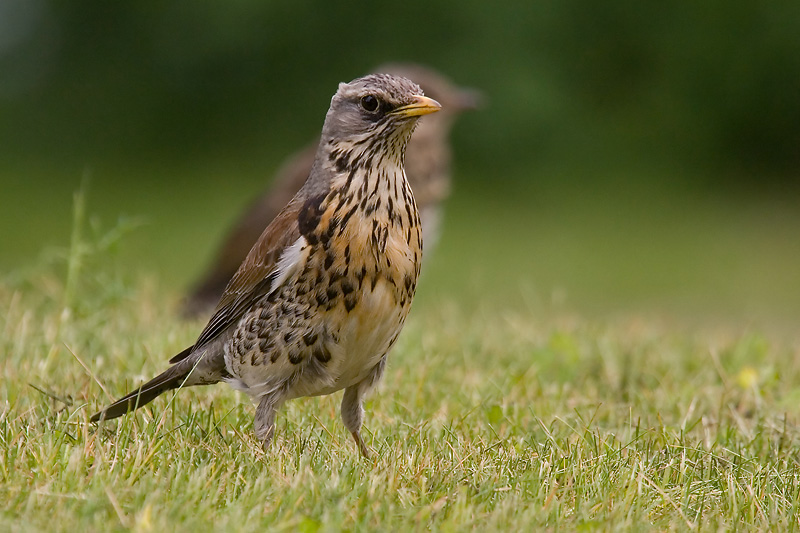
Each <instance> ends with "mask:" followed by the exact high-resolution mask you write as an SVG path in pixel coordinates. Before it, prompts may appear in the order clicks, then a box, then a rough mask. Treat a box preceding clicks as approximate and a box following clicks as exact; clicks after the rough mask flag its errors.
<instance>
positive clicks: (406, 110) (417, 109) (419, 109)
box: [387, 96, 442, 117]
mask: <svg viewBox="0 0 800 533" xmlns="http://www.w3.org/2000/svg"><path fill="white" fill-rule="evenodd" d="M441 108H442V105H441V104H440V103H439V102H437V101H436V100H434V99H433V98H428V97H427V96H413V97H412V101H411V103H410V104H407V105H404V106H402V107H398V108H397V109H395V110H393V111H390V112H389V113H387V114H388V115H398V116H401V117H418V116H421V115H428V114H430V113H436V112H437V111H439V110H440V109H441Z"/></svg>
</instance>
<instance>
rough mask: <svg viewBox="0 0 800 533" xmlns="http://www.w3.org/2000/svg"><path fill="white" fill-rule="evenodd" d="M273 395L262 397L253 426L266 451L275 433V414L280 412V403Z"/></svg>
mask: <svg viewBox="0 0 800 533" xmlns="http://www.w3.org/2000/svg"><path fill="white" fill-rule="evenodd" d="M277 403H278V402H277V401H276V398H275V397H274V396H273V395H266V396H263V397H262V398H261V400H260V401H259V402H258V407H256V417H255V420H254V421H253V427H254V429H255V432H256V438H257V439H259V440H260V441H261V443H262V444H261V445H262V447H263V448H264V451H268V450H269V446H270V443H271V442H272V437H273V436H274V434H275V416H276V415H277V414H278V405H277Z"/></svg>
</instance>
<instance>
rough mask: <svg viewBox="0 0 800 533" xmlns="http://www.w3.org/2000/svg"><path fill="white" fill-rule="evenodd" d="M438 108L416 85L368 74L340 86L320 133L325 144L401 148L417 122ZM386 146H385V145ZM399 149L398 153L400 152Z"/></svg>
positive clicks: (400, 79) (406, 81) (410, 82)
mask: <svg viewBox="0 0 800 533" xmlns="http://www.w3.org/2000/svg"><path fill="white" fill-rule="evenodd" d="M439 109H441V105H440V104H439V103H438V102H437V101H436V100H433V99H431V98H428V97H426V96H424V95H423V92H422V89H420V87H419V85H417V84H416V83H414V82H412V81H411V80H408V79H406V78H402V77H399V76H391V75H389V74H371V75H369V76H365V77H363V78H358V79H356V80H353V81H351V82H350V83H342V84H340V85H339V90H338V91H336V94H335V95H334V96H333V99H332V100H331V107H330V109H329V110H328V114H327V116H326V118H325V125H324V127H323V129H322V137H323V140H324V141H325V142H327V143H329V144H343V145H351V146H352V147H356V146H358V145H360V144H369V145H371V146H373V147H375V146H377V145H376V144H375V143H376V142H378V141H379V140H381V139H383V140H386V141H388V140H391V141H392V142H391V143H388V145H389V146H399V147H402V148H404V147H405V143H406V142H408V139H409V138H410V137H411V133H412V132H413V130H414V125H415V123H416V121H417V119H418V118H419V117H420V116H422V115H427V114H429V113H434V112H436V111H439ZM385 146H386V145H385ZM402 148H401V149H402Z"/></svg>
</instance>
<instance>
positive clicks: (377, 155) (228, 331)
mask: <svg viewBox="0 0 800 533" xmlns="http://www.w3.org/2000/svg"><path fill="white" fill-rule="evenodd" d="M440 108H441V106H440V104H439V103H438V102H436V101H435V100H433V99H431V98H427V97H425V96H423V93H422V89H420V87H419V86H418V85H416V84H415V83H413V82H412V81H410V80H408V79H406V78H401V77H396V76H391V75H387V74H375V75H370V76H366V77H364V78H360V79H356V80H354V81H352V82H350V83H342V84H340V85H339V90H338V91H337V92H336V94H335V95H334V97H333V99H332V100H331V106H330V109H329V110H328V114H327V116H326V118H325V124H324V126H323V128H322V138H321V139H320V143H319V147H318V148H317V153H316V157H315V159H314V164H313V166H312V167H311V171H310V174H309V176H308V179H307V180H306V182H305V184H304V185H303V186H302V188H301V189H300V191H299V192H298V193H297V194H296V195H295V196H294V198H292V200H291V201H290V202H289V204H288V205H287V206H286V207H285V208H284V209H283V210H282V211H281V212H280V213H279V214H278V216H277V217H276V218H275V220H273V221H272V223H271V224H270V225H269V226H268V227H267V228H266V230H264V232H263V233H262V234H261V237H260V238H259V239H258V242H257V243H256V244H255V246H254V247H253V248H252V250H250V253H249V254H248V255H247V258H246V259H245V260H244V262H243V263H242V265H241V266H240V267H239V270H238V271H237V272H236V274H234V276H233V278H232V279H231V281H230V283H229V284H228V286H227V287H226V289H225V292H224V293H223V295H222V299H221V300H220V302H219V304H218V305H217V308H216V310H215V311H214V314H213V316H212V317H211V320H210V321H209V322H208V324H207V325H206V327H205V329H203V331H202V333H200V336H199V337H198V339H197V341H196V342H195V344H194V345H193V346H190V347H189V348H187V349H185V350H184V351H182V352H181V353H179V354H178V355H176V356H175V357H173V358H172V359H170V361H169V362H170V363H172V366H171V367H170V368H169V369H167V370H166V371H165V372H164V373H162V374H161V375H159V376H156V377H155V378H153V379H152V380H150V381H148V382H147V383H145V384H144V385H142V386H141V387H140V388H139V389H138V390H135V391H133V392H131V393H130V394H128V395H126V396H124V397H123V398H121V399H119V400H117V401H116V402H114V403H113V404H111V405H110V406H108V407H106V408H105V409H103V410H102V411H100V412H99V413H97V414H95V415H93V416H92V418H91V420H92V421H99V420H102V419H111V418H115V417H118V416H121V415H123V414H125V413H127V412H129V411H131V410H133V409H136V408H137V407H141V406H143V405H145V404H147V403H148V402H150V401H152V400H153V399H154V398H155V397H157V396H158V395H160V394H161V393H163V392H166V391H168V390H171V389H175V388H178V387H187V386H191V385H210V384H213V383H218V382H220V381H225V382H226V383H228V384H229V385H231V386H232V387H234V388H235V389H238V390H241V391H243V392H245V393H247V394H248V395H249V396H250V397H251V398H252V399H253V401H254V402H255V403H256V404H257V408H256V414H255V423H254V427H255V433H256V437H257V438H258V439H260V440H261V441H262V442H263V443H264V446H265V448H266V447H267V445H268V444H269V443H270V441H271V440H272V436H273V432H274V423H275V416H276V414H277V411H278V409H279V408H280V407H281V405H282V404H283V403H284V402H285V401H286V400H291V399H294V398H299V397H302V396H318V395H322V394H331V393H333V392H336V391H338V390H340V389H345V392H344V396H343V398H342V420H343V421H344V425H345V427H346V428H347V429H348V430H349V431H350V433H352V435H353V438H354V439H355V442H356V444H357V445H358V448H359V450H360V451H361V453H362V454H363V455H364V456H365V457H367V456H368V451H367V447H366V445H365V444H364V442H363V440H362V439H361V436H360V433H359V430H360V428H361V422H362V418H363V415H364V410H363V407H362V405H361V404H362V401H363V397H364V394H365V393H366V392H367V391H368V390H369V389H370V388H371V387H372V386H373V385H374V384H375V383H376V382H377V381H378V380H379V379H380V377H381V375H382V374H383V370H384V367H385V365H386V357H387V354H388V353H389V350H390V349H391V347H392V345H393V344H394V342H395V340H397V336H398V334H399V333H400V330H401V328H402V327H403V323H404V322H405V319H406V316H407V315H408V311H409V308H410V306H411V300H412V298H413V297H414V290H415V288H416V285H417V277H418V276H419V270H420V264H421V260H422V234H421V228H420V219H419V213H418V211H417V206H416V203H415V201H414V196H413V194H412V192H411V187H409V185H408V182H407V181H406V177H405V172H404V170H403V157H404V152H405V148H406V144H407V143H408V140H409V139H410V138H411V134H412V132H413V131H414V126H415V125H416V123H417V120H418V118H419V117H420V116H422V115H427V114H429V113H433V112H435V111H438V110H439V109H440Z"/></svg>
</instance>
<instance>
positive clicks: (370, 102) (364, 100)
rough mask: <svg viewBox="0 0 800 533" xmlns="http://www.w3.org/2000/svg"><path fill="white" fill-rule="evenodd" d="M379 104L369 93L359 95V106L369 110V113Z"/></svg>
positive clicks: (375, 109) (376, 108)
mask: <svg viewBox="0 0 800 533" xmlns="http://www.w3.org/2000/svg"><path fill="white" fill-rule="evenodd" d="M379 104H380V102H378V99H377V98H376V97H375V96H373V95H371V94H368V95H366V96H362V97H361V107H363V108H364V110H365V111H369V112H370V113H374V112H375V111H377V110H378V106H379Z"/></svg>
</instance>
